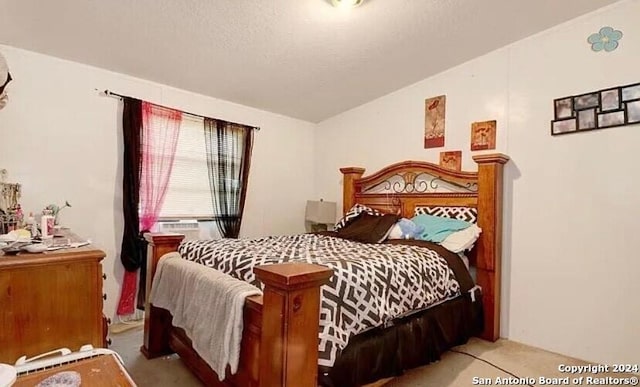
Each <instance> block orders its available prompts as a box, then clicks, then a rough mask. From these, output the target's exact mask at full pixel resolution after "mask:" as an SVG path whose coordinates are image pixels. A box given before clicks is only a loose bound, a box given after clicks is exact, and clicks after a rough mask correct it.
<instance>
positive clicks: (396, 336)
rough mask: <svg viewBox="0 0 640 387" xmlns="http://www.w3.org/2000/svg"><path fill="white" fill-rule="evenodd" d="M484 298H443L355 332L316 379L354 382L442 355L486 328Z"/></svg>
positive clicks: (330, 383) (340, 385) (340, 384)
mask: <svg viewBox="0 0 640 387" xmlns="http://www.w3.org/2000/svg"><path fill="white" fill-rule="evenodd" d="M482 317H483V316H482V303H481V302H478V301H476V302H473V301H471V297H469V295H468V294H464V295H462V296H460V297H457V298H455V299H453V300H450V301H447V302H445V303H443V304H440V305H437V306H435V307H433V308H429V309H427V310H424V311H422V312H418V313H416V314H414V315H412V316H409V317H405V318H401V319H398V320H396V321H394V325H392V326H390V327H387V328H376V329H372V330H370V331H367V332H363V333H361V334H359V335H357V336H355V337H353V338H352V339H351V340H350V341H349V344H348V345H347V347H346V348H345V349H344V351H342V353H341V354H340V356H338V358H337V359H336V362H335V363H334V366H333V367H331V368H325V367H320V369H319V370H318V371H319V372H318V384H319V385H320V386H324V387H352V386H353V387H355V386H360V385H363V384H367V383H371V382H374V381H376V380H379V379H382V378H388V377H395V376H400V375H402V373H403V372H404V370H408V369H411V368H415V367H419V366H422V365H426V364H429V363H431V362H434V361H436V360H439V359H440V355H441V354H442V353H444V352H446V351H447V350H448V349H450V348H452V347H455V346H457V345H462V344H464V343H466V342H467V340H469V338H470V337H472V336H475V335H478V334H479V333H480V332H481V331H482V325H483V323H482V322H483V318H482Z"/></svg>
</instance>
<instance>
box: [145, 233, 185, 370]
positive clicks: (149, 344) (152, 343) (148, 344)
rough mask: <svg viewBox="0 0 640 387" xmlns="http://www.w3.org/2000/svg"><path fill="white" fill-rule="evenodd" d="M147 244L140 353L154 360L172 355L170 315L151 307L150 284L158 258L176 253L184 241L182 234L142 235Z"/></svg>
mask: <svg viewBox="0 0 640 387" xmlns="http://www.w3.org/2000/svg"><path fill="white" fill-rule="evenodd" d="M144 238H145V239H146V240H147V242H148V247H147V283H146V293H145V294H146V299H145V302H144V342H143V344H142V347H140V352H142V354H143V355H144V356H145V357H146V358H147V359H150V358H154V357H158V356H162V355H166V354H169V353H172V352H173V351H172V350H171V349H170V348H169V327H170V326H171V315H170V314H169V312H167V311H166V310H164V309H160V308H155V307H154V306H153V305H151V303H150V301H149V298H150V296H151V284H152V283H153V276H154V275H155V273H156V268H157V267H158V262H159V261H160V258H161V257H162V256H163V255H165V254H167V253H170V252H173V251H177V250H178V246H179V245H180V242H182V240H183V239H184V235H182V234H156V233H147V234H144Z"/></svg>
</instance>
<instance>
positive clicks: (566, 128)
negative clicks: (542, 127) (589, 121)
mask: <svg viewBox="0 0 640 387" xmlns="http://www.w3.org/2000/svg"><path fill="white" fill-rule="evenodd" d="M577 129H578V127H577V125H576V119H575V118H570V119H567V120H557V121H553V122H551V134H553V135H555V134H564V133H571V132H575V131H576V130H577Z"/></svg>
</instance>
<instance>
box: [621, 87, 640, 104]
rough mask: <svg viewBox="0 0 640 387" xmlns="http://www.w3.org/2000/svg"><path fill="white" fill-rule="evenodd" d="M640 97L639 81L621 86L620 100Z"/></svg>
mask: <svg viewBox="0 0 640 387" xmlns="http://www.w3.org/2000/svg"><path fill="white" fill-rule="evenodd" d="M634 99H640V83H638V84H635V85H630V86H626V87H623V88H622V100H623V101H631V100H634Z"/></svg>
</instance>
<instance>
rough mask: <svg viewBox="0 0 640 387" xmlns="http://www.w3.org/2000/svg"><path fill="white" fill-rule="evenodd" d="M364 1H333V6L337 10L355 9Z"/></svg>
mask: <svg viewBox="0 0 640 387" xmlns="http://www.w3.org/2000/svg"><path fill="white" fill-rule="evenodd" d="M362 1H363V0H331V4H332V5H333V6H334V7H336V8H355V7H357V6H359V5H360V4H362Z"/></svg>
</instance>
